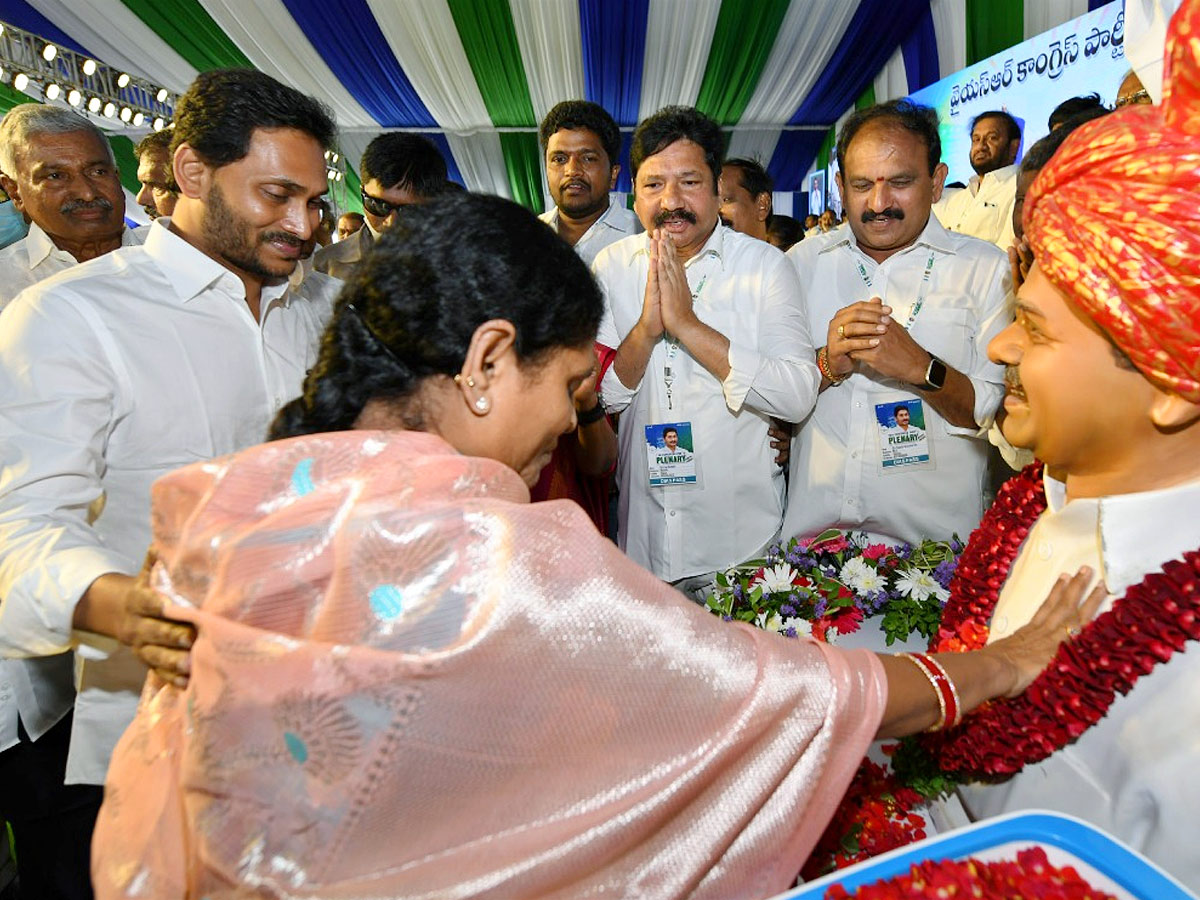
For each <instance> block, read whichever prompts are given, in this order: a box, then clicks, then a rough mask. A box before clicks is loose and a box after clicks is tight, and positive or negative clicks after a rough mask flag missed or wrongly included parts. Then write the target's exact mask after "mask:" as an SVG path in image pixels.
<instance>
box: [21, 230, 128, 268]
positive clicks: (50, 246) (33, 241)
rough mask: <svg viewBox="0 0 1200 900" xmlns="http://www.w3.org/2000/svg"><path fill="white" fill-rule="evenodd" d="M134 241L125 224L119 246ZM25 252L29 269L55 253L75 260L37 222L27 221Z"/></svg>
mask: <svg viewBox="0 0 1200 900" xmlns="http://www.w3.org/2000/svg"><path fill="white" fill-rule="evenodd" d="M144 227H146V228H149V227H150V226H149V225H147V226H144ZM136 243H137V240H136V239H135V238H134V237H133V230H132V229H131V228H129V227H128V226H126V227H125V229H124V230H123V231H122V232H121V246H122V247H129V246H132V245H134V244H136ZM25 252H26V253H27V254H28V255H29V268H30V269H36V268H37V267H38V266H40V265H41V264H42V263H44V262H45V261H46V260H47V259H48V258H49V257H50V256H51V255H53V254H55V253H58V254H61V255H62V256H63V257H64V258H66V259H69V260H70V261H71V263H72V264H74V263H76V262H77V260H76V259H75V257H73V256H71V254H70V253H68V252H67V251H66V250H60V249H59V248H58V245H57V244H56V243H54V239H53V238H51V237H50V235H48V234H46V232H45V231H43V230H42V227H41V226H40V225H38V223H37V222H30V223H29V233H28V234H27V235H26V236H25Z"/></svg>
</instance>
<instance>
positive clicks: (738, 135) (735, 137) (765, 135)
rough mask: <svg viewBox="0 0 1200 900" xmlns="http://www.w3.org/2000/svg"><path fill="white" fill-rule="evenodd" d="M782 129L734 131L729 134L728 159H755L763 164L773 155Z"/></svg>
mask: <svg viewBox="0 0 1200 900" xmlns="http://www.w3.org/2000/svg"><path fill="white" fill-rule="evenodd" d="M782 133H783V132H782V130H780V129H778V128H767V129H754V130H745V131H743V130H741V129H738V130H736V131H734V132H733V133H732V134H731V135H730V136H729V152H728V153H727V154H726V156H727V157H728V158H729V159H735V158H741V159H756V160H758V161H759V162H760V163H762V164H763V165H764V166H766V165H767V163H769V162H770V161H771V157H772V156H774V155H775V145H776V144H778V143H779V136H780V135H781V134H782Z"/></svg>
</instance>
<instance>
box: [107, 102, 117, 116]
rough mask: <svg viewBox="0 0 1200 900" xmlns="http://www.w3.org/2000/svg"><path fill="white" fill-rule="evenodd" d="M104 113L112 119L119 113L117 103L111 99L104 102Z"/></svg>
mask: <svg viewBox="0 0 1200 900" xmlns="http://www.w3.org/2000/svg"><path fill="white" fill-rule="evenodd" d="M104 114H105V115H106V116H108V117H109V118H110V119H111V118H112V117H113V116H115V115H116V114H117V104H115V103H113V102H112V101H111V100H109V101H108V102H107V103H105V104H104Z"/></svg>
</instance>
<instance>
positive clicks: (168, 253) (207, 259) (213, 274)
mask: <svg viewBox="0 0 1200 900" xmlns="http://www.w3.org/2000/svg"><path fill="white" fill-rule="evenodd" d="M170 224H171V223H170V219H166V218H163V219H159V220H158V221H157V222H155V223H154V224H153V225H152V226H151V229H150V233H149V234H148V235H146V241H145V243H144V244H142V246H143V247H144V248H145V251H146V255H147V256H149V257H150V258H151V259H152V260H154V262H155V263H156V264H157V265H158V267H159V269H160V270H161V271H162V273H163V276H164V277H165V278H166V279H167V281H168V282H169V283H170V285H171V287H172V288H173V289H174V291H175V294H176V296H177V297H179V299H180V300H181V301H183V302H184V303H186V302H188V301H189V300H192V299H194V298H195V297H198V296H199V295H200V294H202V293H204V291H206V290H208V289H209V288H212V287H214V286H215V285H216V284H217V283H218V282H219V281H220V280H221V279H222V278H229V279H232V281H230V282H229V286H230V293H232V294H234V295H238V294H243V295H244V293H245V286H244V285H243V284H242V280H241V279H240V278H239V277H238V276H237V275H236V274H234V273H233V272H232V271H231V270H229V269H227V268H225V266H223V265H221V264H220V263H219V262H217V261H216V260H215V259H213V258H212V257H211V256H208V255H207V254H205V253H203V252H202V251H200V250H199V249H198V248H196V247H193V246H192V245H191V244H190V243H188V242H187V241H185V240H184V239H183V238H181V237H180V236H179V235H178V234H176V233H175V232H174V231H172V230H171V228H170ZM288 288H289V284H288V281H287V279H284V280H283V282H282V283H281V284H276V285H265V284H264V285H263V287H262V298H261V304H260V305H261V307H262V309H263V310H266V308H267V307H268V306H269V305H270V304H271V303H272V302H274V301H275V300H282V302H283V304H284V305H285V306H287V305H289V304H290V303H291V296H290V293H289V291H288Z"/></svg>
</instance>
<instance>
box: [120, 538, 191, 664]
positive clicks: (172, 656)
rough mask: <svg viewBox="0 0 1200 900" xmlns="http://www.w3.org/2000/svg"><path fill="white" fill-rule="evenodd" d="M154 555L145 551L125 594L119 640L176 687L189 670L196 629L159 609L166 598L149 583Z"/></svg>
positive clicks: (162, 606) (162, 608)
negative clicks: (122, 623)
mask: <svg viewBox="0 0 1200 900" xmlns="http://www.w3.org/2000/svg"><path fill="white" fill-rule="evenodd" d="M156 561H157V557H156V556H155V554H154V551H153V550H150V551H149V552H148V553H147V554H146V561H145V563H144V564H143V565H142V571H141V572H139V573H138V576H137V578H136V579H135V580H134V583H133V585H132V587H131V588H130V590H129V591H128V593H127V594H126V595H125V629H124V634H123V635H122V640H124V642H125V643H127V644H129V646H130V647H132V648H133V652H134V653H136V654H137V656H138V658H139V659H140V660H141V661H142V662H144V663H145V664H146V665H147V666H149V667H150V668H151V669H153V670H154V671H155V672H156V673H157V674H158V676H159V677H160V678H162V679H163V680H164V681H167V682H169V683H170V684H173V685H175V686H176V687H185V686H186V685H187V682H188V675H189V674H190V673H191V670H192V669H191V657H190V654H191V648H192V643H193V642H194V641H195V640H196V629H195V627H194V626H192V625H191V624H189V623H187V622H179V621H177V620H175V619H168V618H167V617H166V616H165V615H164V613H163V611H164V609H166V605H167V602H166V600H165V598H164V597H163V595H162V594H160V593H158V591H156V590H154V589H153V588H152V587H150V570H151V569H152V568H153V567H154V563H155V562H156Z"/></svg>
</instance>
